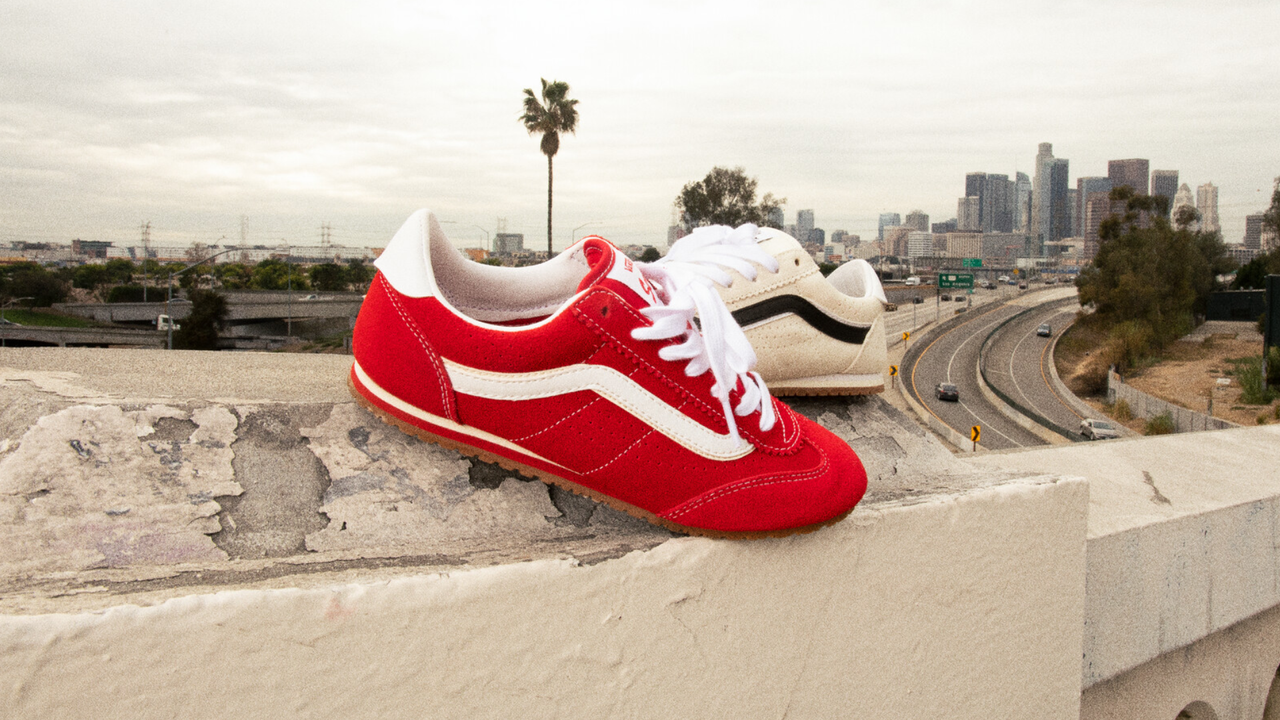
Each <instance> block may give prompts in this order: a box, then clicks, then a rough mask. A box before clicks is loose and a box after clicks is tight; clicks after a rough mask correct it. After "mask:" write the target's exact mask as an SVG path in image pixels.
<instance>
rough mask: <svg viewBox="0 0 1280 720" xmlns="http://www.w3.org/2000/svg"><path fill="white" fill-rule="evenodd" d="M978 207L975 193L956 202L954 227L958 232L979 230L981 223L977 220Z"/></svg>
mask: <svg viewBox="0 0 1280 720" xmlns="http://www.w3.org/2000/svg"><path fill="white" fill-rule="evenodd" d="M980 207H981V205H980V204H979V200H978V196H977V195H970V196H969V197H962V198H960V200H959V201H957V202H956V229H957V230H959V231H960V232H979V231H981V230H982V224H981V223H980V222H979V220H978V218H979V208H980Z"/></svg>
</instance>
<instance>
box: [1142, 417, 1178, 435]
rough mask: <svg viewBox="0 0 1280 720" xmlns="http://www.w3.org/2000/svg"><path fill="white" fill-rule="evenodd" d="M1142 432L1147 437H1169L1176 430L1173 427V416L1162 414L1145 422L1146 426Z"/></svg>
mask: <svg viewBox="0 0 1280 720" xmlns="http://www.w3.org/2000/svg"><path fill="white" fill-rule="evenodd" d="M1143 432H1144V433H1145V434H1147V435H1169V434H1172V433H1175V432H1177V428H1175V427H1174V425H1173V416H1172V415H1170V414H1169V413H1167V412H1163V413H1160V414H1159V415H1157V416H1155V417H1153V418H1151V419H1150V420H1147V425H1146V427H1145V428H1144V429H1143Z"/></svg>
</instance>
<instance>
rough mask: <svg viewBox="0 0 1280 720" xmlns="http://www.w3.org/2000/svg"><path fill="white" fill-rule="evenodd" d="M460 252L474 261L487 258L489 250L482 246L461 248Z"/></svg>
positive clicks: (481, 260) (482, 260)
mask: <svg viewBox="0 0 1280 720" xmlns="http://www.w3.org/2000/svg"><path fill="white" fill-rule="evenodd" d="M462 252H464V253H466V254H467V257H469V258H471V259H472V260H473V261H475V262H484V261H485V260H487V259H489V251H488V250H485V249H484V248H462Z"/></svg>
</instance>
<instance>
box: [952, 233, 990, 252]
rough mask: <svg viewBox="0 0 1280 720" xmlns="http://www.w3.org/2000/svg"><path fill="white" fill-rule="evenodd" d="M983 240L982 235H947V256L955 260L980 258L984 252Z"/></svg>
mask: <svg viewBox="0 0 1280 720" xmlns="http://www.w3.org/2000/svg"><path fill="white" fill-rule="evenodd" d="M982 238H983V234H982V233H961V232H953V233H947V236H946V251H945V255H946V256H947V257H953V258H980V257H982V250H983V247H982Z"/></svg>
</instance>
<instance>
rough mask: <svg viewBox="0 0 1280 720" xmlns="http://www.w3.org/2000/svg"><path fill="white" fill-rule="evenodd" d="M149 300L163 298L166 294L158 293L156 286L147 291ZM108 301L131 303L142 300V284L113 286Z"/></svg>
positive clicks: (108, 294)
mask: <svg viewBox="0 0 1280 720" xmlns="http://www.w3.org/2000/svg"><path fill="white" fill-rule="evenodd" d="M147 299H148V300H163V299H164V296H163V295H160V294H158V292H157V291H156V290H155V288H152V289H151V290H150V292H148V293H147ZM107 302H109V303H131V302H142V286H141V285H117V286H115V287H113V288H111V292H109V293H107Z"/></svg>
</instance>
